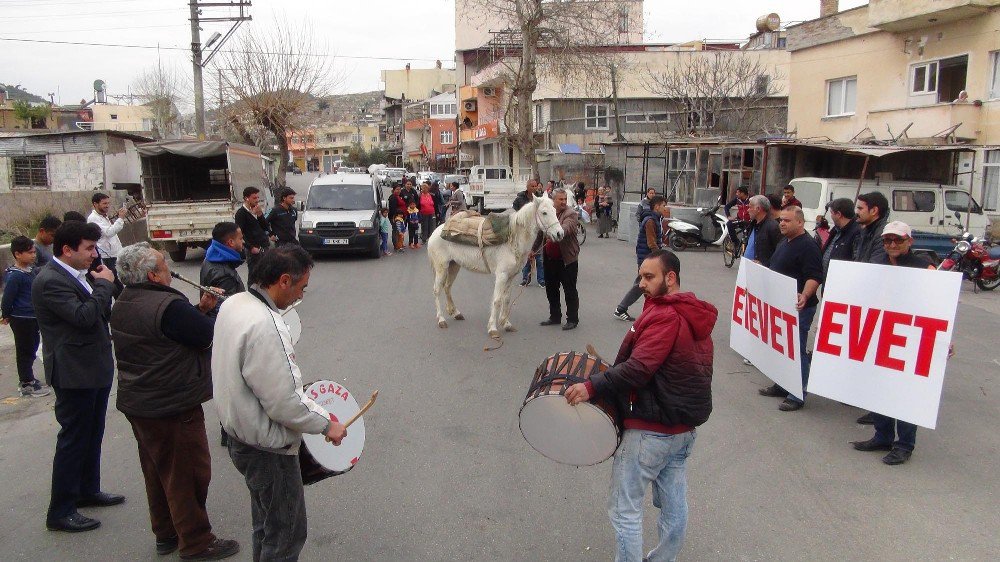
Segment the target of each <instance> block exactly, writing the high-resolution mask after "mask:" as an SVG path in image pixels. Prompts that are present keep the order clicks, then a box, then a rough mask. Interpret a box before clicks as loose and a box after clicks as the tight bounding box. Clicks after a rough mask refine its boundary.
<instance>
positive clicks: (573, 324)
mask: <svg viewBox="0 0 1000 562" xmlns="http://www.w3.org/2000/svg"><path fill="white" fill-rule="evenodd" d="M577 324H579V322H566V323H565V324H563V330H572V329H574V328H576V326H577Z"/></svg>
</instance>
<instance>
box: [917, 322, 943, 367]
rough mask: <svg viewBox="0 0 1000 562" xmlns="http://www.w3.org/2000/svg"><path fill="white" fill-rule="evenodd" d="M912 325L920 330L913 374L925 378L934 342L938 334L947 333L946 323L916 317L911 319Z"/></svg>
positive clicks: (932, 353) (929, 365)
mask: <svg viewBox="0 0 1000 562" xmlns="http://www.w3.org/2000/svg"><path fill="white" fill-rule="evenodd" d="M913 325H914V326H915V327H917V328H920V347H918V348H917V364H916V365H915V366H914V368H913V372H914V373H916V374H918V375H920V376H921V377H926V376H929V375H930V370H931V357H932V356H933V355H934V342H935V341H937V333H938V332H947V331H948V323H947V322H945V321H944V320H941V319H940V318H928V317H926V316H917V317H916V318H914V319H913Z"/></svg>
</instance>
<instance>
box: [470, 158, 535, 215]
mask: <svg viewBox="0 0 1000 562" xmlns="http://www.w3.org/2000/svg"><path fill="white" fill-rule="evenodd" d="M529 171H530V170H529ZM519 184H520V185H521V187H518V186H519ZM468 188H469V190H468V192H467V193H468V196H469V197H470V198H471V199H472V204H471V205H470V207H474V208H475V209H477V210H479V211H480V212H482V211H484V210H489V211H504V210H507V209H509V208H510V207H511V205H513V204H514V199H515V198H516V197H517V193H518V192H519V191H521V190H522V189H524V187H523V184H522V183H520V182H519V181H518V180H517V179H516V178H514V172H513V171H512V170H511V169H510V168H508V167H507V166H473V167H472V171H471V172H469V186H468Z"/></svg>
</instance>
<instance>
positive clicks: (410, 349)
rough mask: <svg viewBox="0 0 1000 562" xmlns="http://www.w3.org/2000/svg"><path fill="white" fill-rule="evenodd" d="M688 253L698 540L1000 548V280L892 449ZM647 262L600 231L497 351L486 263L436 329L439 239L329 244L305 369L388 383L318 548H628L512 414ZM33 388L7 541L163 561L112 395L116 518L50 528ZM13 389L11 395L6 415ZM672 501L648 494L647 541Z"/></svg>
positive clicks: (595, 490)
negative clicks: (911, 428)
mask: <svg viewBox="0 0 1000 562" xmlns="http://www.w3.org/2000/svg"><path fill="white" fill-rule="evenodd" d="M307 177H308V176H307ZM296 179H299V178H296ZM200 257H201V253H200V252H193V253H192V254H191V255H190V258H189V260H188V261H187V262H186V263H184V264H180V265H179V266H176V267H175V269H176V270H178V271H179V272H180V273H182V274H183V275H185V276H190V277H193V278H196V277H197V268H198V265H199V264H198V260H199V259H200ZM681 260H682V284H683V288H684V289H687V290H693V291H694V292H696V293H697V294H698V295H699V296H700V297H701V298H703V299H706V300H709V301H710V302H713V303H714V304H715V305H716V306H718V307H719V309H720V311H721V317H722V319H723V321H721V322H719V323H718V324H717V326H716V329H715V332H714V338H715V341H716V354H715V380H714V385H713V388H714V391H715V392H714V394H715V412H714V413H713V415H712V418H711V419H710V420H709V421H708V423H706V424H705V425H704V426H702V427H700V428H699V429H698V439H697V442H696V445H695V450H694V453H693V455H692V457H691V459H690V461H689V470H688V479H689V501H690V509H691V511H690V522H689V528H688V535H687V542H686V545H685V547H684V550H683V552H682V559H684V560H720V561H723V560H724V561H731V560H804V559H810V560H873V559H883V560H949V559H953V560H994V559H995V557H996V554H997V552H1000V539H998V533H997V529H1000V512H998V507H997V506H998V505H1000V503H998V498H997V492H996V490H997V482H998V477H997V474H1000V470H998V468H1000V467H998V462H997V460H998V458H1000V456H998V444H1000V434H998V432H997V431H996V428H997V420H998V414H1000V401H998V400H997V399H996V394H994V393H995V392H998V390H1000V389H998V388H997V384H998V381H997V379H998V374H1000V355H998V354H997V351H996V347H995V342H996V331H997V326H998V323H997V320H996V318H997V316H996V315H997V313H998V312H1000V306H998V302H1000V300H998V299H1000V295H997V294H988V293H987V294H972V292H971V285H969V284H966V285H968V286H967V287H966V288H965V290H964V291H963V295H962V301H963V302H962V304H961V305H960V309H959V316H958V328H957V338H956V342H955V343H956V350H957V352H958V355H957V357H955V358H954V359H953V360H952V361H951V363H950V365H949V371H948V376H947V378H946V382H945V387H944V399H943V403H942V406H941V411H940V418H939V422H938V429H937V430H935V431H930V430H925V429H921V430H920V431H919V432H918V437H917V449H916V452H915V453H914V456H913V458H912V459H911V461H910V462H909V463H907V464H905V465H903V466H899V467H888V466H885V465H883V464H882V463H881V462H879V457H880V455H879V454H877V453H860V452H857V451H854V450H853V449H851V447H850V445H849V444H848V442H849V441H851V440H858V439H867V438H868V437H870V434H871V429H870V428H868V427H861V426H857V425H855V424H854V421H853V420H854V419H855V418H856V417H857V416H858V415H859V414H860V413H861V412H859V411H858V410H857V409H856V408H853V407H848V406H844V405H841V404H838V403H835V402H832V401H829V400H826V399H823V398H818V397H812V398H811V399H810V400H809V402H808V404H807V406H806V408H805V409H803V410H801V411H798V412H791V413H784V412H779V411H778V409H777V405H778V401H777V400H776V399H771V398H763V397H760V396H758V395H757V392H756V390H757V388H758V387H760V386H763V385H765V384H766V382H767V381H766V380H765V378H764V376H763V375H761V374H760V373H759V372H757V371H756V370H754V369H752V368H748V367H745V366H744V365H743V363H742V361H741V360H740V358H739V357H738V356H737V355H736V354H735V353H733V352H732V351H731V350H729V349H728V345H727V343H728V323H726V322H725V318H726V314H727V313H728V312H729V310H730V305H729V302H730V299H731V295H732V287H733V282H734V280H735V275H736V271H735V269H732V270H730V269H725V268H724V267H723V265H722V258H721V256H720V255H719V254H718V253H714V252H708V253H702V252H690V251H689V252H685V253H683V254H682V255H681ZM633 264H634V257H633V256H632V253H631V250H630V248H628V247H626V245H625V244H624V243H623V242H619V241H616V240H602V239H597V238H596V236H591V237H589V239H588V241H587V243H586V245H585V246H584V248H583V252H582V259H581V268H580V294H581V298H582V308H581V323H580V327H579V328H578V329H577V330H575V331H571V332H563V331H561V330H559V329H558V328H546V327H541V326H539V325H538V322H539V321H541V320H543V319H544V318H545V317H546V315H547V310H546V301H545V296H544V290H543V289H541V288H539V287H537V286H535V285H533V286H531V287H528V288H527V289H525V290H524V291H523V293H522V294H520V296H519V298H518V299H517V301H516V304H515V306H514V308H513V312H512V320H513V322H514V323H515V325H516V326H517V327H518V328H519V331H518V332H517V333H515V334H509V335H507V336H506V338H505V343H504V345H503V347H502V348H501V349H499V350H497V351H492V352H484V351H483V347H484V345H487V344H489V343H490V341H489V340H488V339H487V337H486V335H485V330H486V320H487V305H486V303H487V301H488V299H489V297H490V294H491V290H492V280H491V278H488V277H486V276H482V275H476V274H470V273H468V272H462V273H461V274H460V275H459V278H458V280H457V282H456V284H455V289H454V294H455V298H456V302H457V304H458V306H459V307H460V309H461V310H462V311H463V312H464V313H465V316H466V318H467V320H466V321H465V322H451V327H449V328H448V329H447V330H440V329H438V328H437V326H436V323H435V321H434V306H433V302H432V295H431V289H430V287H431V270H430V267H429V264H428V263H427V259H426V257H425V256H424V251H423V250H418V251H407V252H406V253H405V254H402V255H394V256H391V257H389V258H384V259H380V260H369V259H364V258H360V257H357V258H355V257H342V258H322V259H320V260H318V263H317V266H316V268H315V270H314V272H313V274H312V277H311V281H310V286H309V289H308V291H307V293H306V300H305V303H304V304H303V305H302V306H300V307H299V313H300V316H301V318H302V323H303V327H304V330H303V336H302V339H301V341H300V342H299V344H298V346H297V348H296V354H297V359H298V361H299V363H300V365H301V368H302V371H303V373H304V375H305V378H306V379H307V380H310V381H311V380H316V379H331V380H335V381H337V382H340V383H342V384H344V385H346V386H347V387H348V388H349V389H350V390H351V391H352V392H354V393H355V394H356V395H357V396H367V395H368V394H369V393H370V392H371V391H372V390H375V389H379V390H380V391H381V394H380V398H379V401H378V403H377V404H376V406H375V407H374V408H373V410H372V411H371V412H370V413H369V414H368V415H366V417H365V421H366V426H367V443H366V446H365V451H364V455H363V457H362V459H361V461H360V462H359V463H358V465H357V466H356V467H355V469H354V470H353V471H351V472H349V473H347V474H345V475H342V476H339V477H335V478H332V479H328V480H325V481H323V482H320V483H318V484H315V485H313V486H310V487H308V488H307V489H306V501H307V505H308V512H309V540H308V543H307V545H306V548H305V550H304V551H303V559H304V560H329V559H353V560H435V561H436V560H455V559H463V560H518V561H521V560H525V561H527V560H609V559H611V558H612V557H613V550H614V535H613V532H612V530H611V527H610V524H609V523H608V519H607V515H606V513H605V504H606V501H607V493H608V483H609V475H610V470H611V463H610V462H605V463H603V464H600V465H597V466H594V467H589V468H572V467H567V466H563V465H558V464H555V463H553V462H551V461H549V460H547V459H545V458H544V457H542V456H541V455H539V454H538V453H536V452H535V451H534V450H532V449H531V448H530V447H529V446H528V444H527V443H526V442H525V441H524V439H523V438H522V437H521V435H520V432H519V429H518V417H517V412H518V409H519V407H520V406H521V403H522V401H523V398H524V394H525V392H526V391H527V388H528V384H529V382H530V379H531V376H532V374H533V372H534V369H535V368H536V366H537V365H538V364H539V363H540V362H541V361H542V360H543V359H544V358H545V357H547V356H548V355H551V354H552V353H555V352H558V351H566V350H580V351H582V350H583V349H584V346H585V345H586V344H587V343H593V344H594V345H595V346H596V347H597V348H598V350H599V351H601V352H602V354H604V355H605V356H608V355H613V354H614V352H615V350H616V349H617V347H618V345H619V343H620V341H621V338H622V336H623V335H624V333H625V331H626V330H627V327H628V325H627V324H626V323H624V322H621V321H619V320H616V319H615V318H612V316H611V310H612V308H613V306H614V304H615V303H617V301H618V300H619V298H620V297H621V296H622V294H624V292H625V291H626V290H627V289H628V286H629V283H630V282H631V280H632V277H633V271H634V265H633ZM179 288H180V289H182V290H184V291H185V292H186V293H189V294H190V295H191V296H194V292H193V291H188V287H184V286H182V287H179ZM516 294H518V289H516V288H515V295H516ZM637 313H638V306H636V307H635V308H634V309H633V314H637ZM39 367H40V366H39ZM6 380H8V383H10V379H6ZM8 383H4V384H8ZM10 386H12V383H10ZM19 402H23V401H19ZM32 404H33V406H32V407H31V408H22V409H21V410H19V411H20V412H21V413H20V414H19V415H0V471H2V474H3V482H5V483H6V485H5V486H2V487H0V509H2V513H4V515H5V517H3V518H2V519H0V552H2V553H3V554H2V555H0V558H2V559H4V560H22V559H24V560H158V559H162V558H158V557H157V556H156V555H155V553H154V549H153V536H152V534H151V533H150V532H149V526H148V525H149V524H148V518H147V511H146V506H147V504H146V499H145V494H144V488H143V484H142V476H141V473H140V471H139V464H138V458H137V454H136V446H135V441H134V439H133V437H132V435H131V431H130V429H129V426H128V424H127V422H126V421H125V419H124V417H123V416H122V415H121V414H120V413H119V412H117V411H116V410H113V409H112V410H111V411H109V414H108V427H107V434H106V436H105V441H104V455H103V477H104V488H105V489H106V490H108V491H112V492H119V493H124V494H126V495H127V496H128V503H126V504H125V505H123V506H119V507H113V508H107V509H101V510H95V509H91V510H85V512H86V513H87V514H89V515H95V516H97V517H98V518H100V519H101V520H102V521H103V526H102V527H101V528H100V529H99V530H97V531H94V532H90V533H84V534H82V535H67V534H61V533H51V532H47V531H46V530H45V529H44V512H45V507H46V505H47V501H48V489H49V486H48V484H49V477H50V470H51V468H50V464H51V457H52V450H53V443H54V439H55V434H56V430H57V425H56V423H55V420H54V419H53V416H52V414H51V400H50V399H40V400H38V399H36V400H35V401H34V402H33V403H32ZM15 407H16V405H10V404H4V405H2V406H0V408H4V409H6V410H3V409H0V414H2V413H3V412H5V411H7V412H9V411H10V408H15ZM206 412H207V417H208V418H209V422H208V426H209V428H210V430H209V436H210V440H211V442H212V443H213V446H212V454H213V479H212V484H211V488H210V490H209V498H208V506H209V513H210V515H211V518H212V521H213V524H214V526H215V532H216V533H217V534H218V535H219V536H221V537H226V538H236V539H238V540H240V542H241V543H242V544H243V546H244V552H242V553H241V554H240V555H239V557H238V559H240V560H249V559H250V554H249V543H250V515H249V498H248V494H247V491H246V488H245V485H244V483H243V480H242V478H241V477H240V475H239V473H238V472H237V471H236V469H235V468H234V467H233V466H232V463H231V462H230V460H229V458H228V456H227V455H226V454H225V451H224V450H223V449H222V448H221V447H219V446H218V445H217V444H216V443H217V437H218V432H217V431H216V429H215V427H216V419H217V418H216V416H215V413H214V410H213V407H212V404H211V403H209V404H207V405H206ZM655 515H656V511H655V509H654V508H652V506H651V505H650V504H649V500H648V499H647V513H646V528H645V530H646V541H647V545H648V544H652V540H653V538H654V536H655V532H656V531H655Z"/></svg>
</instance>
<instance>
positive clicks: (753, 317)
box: [747, 293, 766, 341]
mask: <svg viewBox="0 0 1000 562" xmlns="http://www.w3.org/2000/svg"><path fill="white" fill-rule="evenodd" d="M747 297H749V299H748V300H749V301H750V302H749V303H748V306H747V330H749V331H750V335H752V336H753V337H755V338H760V334H758V333H757V320H758V319H759V318H760V317H759V316H758V314H757V307H758V305H760V299H758V298H757V297H755V296H753V295H751V294H750V293H747ZM765 341H766V340H765Z"/></svg>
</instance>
